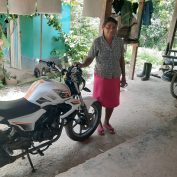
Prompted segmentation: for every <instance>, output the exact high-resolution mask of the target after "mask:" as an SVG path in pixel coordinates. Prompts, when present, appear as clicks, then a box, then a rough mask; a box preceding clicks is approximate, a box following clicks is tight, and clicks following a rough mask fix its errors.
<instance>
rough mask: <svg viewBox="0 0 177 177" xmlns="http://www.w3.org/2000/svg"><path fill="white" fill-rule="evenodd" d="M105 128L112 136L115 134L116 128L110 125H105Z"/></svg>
mask: <svg viewBox="0 0 177 177" xmlns="http://www.w3.org/2000/svg"><path fill="white" fill-rule="evenodd" d="M103 127H104V128H105V129H107V130H108V131H109V133H110V134H115V131H114V128H113V127H112V126H111V125H110V124H104V125H103Z"/></svg>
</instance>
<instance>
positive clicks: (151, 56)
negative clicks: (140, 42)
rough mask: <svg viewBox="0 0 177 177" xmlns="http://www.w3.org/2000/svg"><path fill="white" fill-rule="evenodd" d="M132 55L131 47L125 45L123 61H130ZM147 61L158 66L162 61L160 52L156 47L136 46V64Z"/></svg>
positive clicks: (139, 64)
mask: <svg viewBox="0 0 177 177" xmlns="http://www.w3.org/2000/svg"><path fill="white" fill-rule="evenodd" d="M131 56H132V47H131V46H129V47H127V50H126V52H125V61H126V63H130V60H131ZM145 62H148V63H152V65H153V66H159V65H162V63H163V58H162V53H161V51H158V50H157V49H155V50H154V49H150V48H142V47H139V48H138V55H137V66H141V65H142V64H143V63H145Z"/></svg>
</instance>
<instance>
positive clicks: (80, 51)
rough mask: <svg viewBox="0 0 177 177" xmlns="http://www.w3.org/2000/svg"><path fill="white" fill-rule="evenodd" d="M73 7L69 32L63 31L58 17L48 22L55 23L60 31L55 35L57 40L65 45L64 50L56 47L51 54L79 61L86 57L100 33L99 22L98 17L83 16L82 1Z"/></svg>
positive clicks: (78, 1) (78, 0)
mask: <svg viewBox="0 0 177 177" xmlns="http://www.w3.org/2000/svg"><path fill="white" fill-rule="evenodd" d="M72 2H74V1H72ZM71 7H72V15H71V29H70V32H69V34H66V33H64V32H62V28H61V24H60V23H59V20H58V19H57V18H55V19H54V18H53V19H52V23H50V20H49V23H48V24H49V25H53V26H54V27H55V28H56V29H57V30H58V31H59V35H58V36H57V37H55V40H58V41H62V42H63V43H64V45H65V51H64V52H63V51H61V50H60V49H54V50H53V51H52V52H51V54H52V55H53V56H55V57H59V58H61V57H62V56H67V57H69V58H70V59H71V60H73V61H79V60H82V59H84V58H85V56H86V55H87V52H88V50H89V48H90V46H91V43H92V41H93V39H94V38H95V37H96V36H97V35H98V30H99V23H98V19H93V18H88V17H83V16H82V8H83V2H82V1H80V0H77V2H75V3H73V4H72V6H71ZM57 21H58V22H57ZM56 23H58V25H57V24H56Z"/></svg>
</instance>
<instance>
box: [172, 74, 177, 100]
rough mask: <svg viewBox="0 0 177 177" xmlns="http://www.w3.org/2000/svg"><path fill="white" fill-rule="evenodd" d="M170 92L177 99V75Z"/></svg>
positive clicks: (174, 76)
mask: <svg viewBox="0 0 177 177" xmlns="http://www.w3.org/2000/svg"><path fill="white" fill-rule="evenodd" d="M170 92H171V95H172V96H173V97H174V98H177V73H175V74H174V75H173V78H172V80H171V84H170Z"/></svg>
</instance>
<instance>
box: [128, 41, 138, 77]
mask: <svg viewBox="0 0 177 177" xmlns="http://www.w3.org/2000/svg"><path fill="white" fill-rule="evenodd" d="M137 53H138V43H135V44H133V46H132V58H131V62H130V66H131V67H130V79H132V80H133V79H134V73H135V65H136V58H137Z"/></svg>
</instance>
